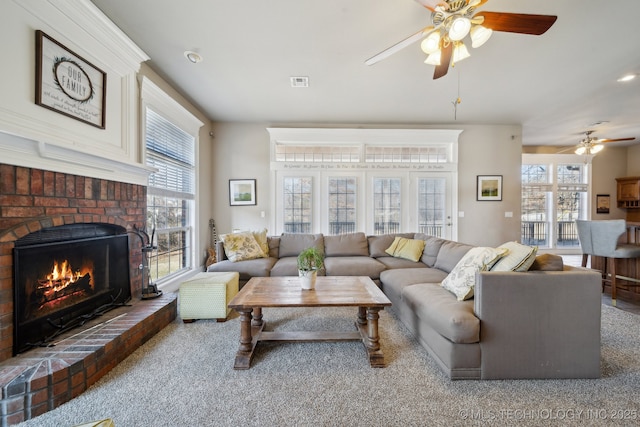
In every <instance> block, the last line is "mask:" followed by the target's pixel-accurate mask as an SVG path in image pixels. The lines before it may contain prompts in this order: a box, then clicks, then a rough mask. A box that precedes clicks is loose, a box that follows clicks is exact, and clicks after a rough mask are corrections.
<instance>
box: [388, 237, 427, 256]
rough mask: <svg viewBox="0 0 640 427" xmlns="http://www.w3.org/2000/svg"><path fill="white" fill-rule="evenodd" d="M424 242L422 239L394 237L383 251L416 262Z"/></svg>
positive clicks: (420, 254)
mask: <svg viewBox="0 0 640 427" xmlns="http://www.w3.org/2000/svg"><path fill="white" fill-rule="evenodd" d="M424 243H425V242H424V240H419V239H417V240H416V239H407V238H405V237H396V238H395V239H393V243H391V246H389V247H388V248H387V250H386V251H385V252H386V253H387V254H389V255H391V256H393V257H397V258H404V259H408V260H410V261H414V262H418V260H420V257H421V256H422V250H423V249H424Z"/></svg>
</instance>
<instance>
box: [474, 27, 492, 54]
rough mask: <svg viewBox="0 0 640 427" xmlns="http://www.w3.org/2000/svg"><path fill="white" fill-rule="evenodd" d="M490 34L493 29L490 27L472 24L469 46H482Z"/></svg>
mask: <svg viewBox="0 0 640 427" xmlns="http://www.w3.org/2000/svg"><path fill="white" fill-rule="evenodd" d="M492 34H493V30H492V29H491V28H487V27H483V26H482V25H474V26H473V28H471V47H472V48H474V49H475V48H477V47H480V46H482V45H483V44H485V43H486V42H487V40H489V38H490V37H491V35H492Z"/></svg>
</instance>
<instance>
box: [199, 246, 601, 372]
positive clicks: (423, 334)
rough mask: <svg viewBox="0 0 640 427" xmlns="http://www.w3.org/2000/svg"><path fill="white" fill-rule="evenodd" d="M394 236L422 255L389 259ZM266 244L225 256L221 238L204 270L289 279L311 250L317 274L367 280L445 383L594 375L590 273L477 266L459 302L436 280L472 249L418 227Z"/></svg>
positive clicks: (595, 322) (596, 293)
mask: <svg viewBox="0 0 640 427" xmlns="http://www.w3.org/2000/svg"><path fill="white" fill-rule="evenodd" d="M395 237H405V238H407V239H419V240H424V241H425V244H424V249H423V251H422V254H421V257H420V259H419V260H418V261H412V260H409V259H404V258H399V257H397V256H390V255H389V254H388V253H387V252H386V249H387V248H389V247H390V245H391V244H392V243H393V242H394V239H395ZM268 244H269V257H266V258H259V259H251V260H246V261H239V262H231V261H229V260H228V259H226V254H225V251H224V248H223V245H222V243H219V244H218V248H217V251H218V258H217V259H218V260H219V262H218V263H216V264H213V265H211V266H209V268H208V271H237V272H239V273H240V281H241V284H244V283H246V282H247V281H248V280H249V279H250V278H251V277H253V276H297V274H298V273H297V268H296V257H297V254H298V253H299V252H300V251H301V250H303V249H305V248H307V247H309V246H316V247H318V248H320V249H322V250H323V251H324V253H325V271H323V272H321V273H320V274H326V275H330V276H345V275H346V276H348V275H351V276H369V277H371V279H372V280H374V281H375V282H376V283H377V284H378V285H379V286H380V287H381V289H382V290H383V292H384V293H385V294H386V295H387V297H388V298H389V299H390V300H391V302H392V304H393V305H392V307H391V308H392V310H393V311H394V312H395V313H396V314H397V316H398V318H399V319H400V320H401V321H402V323H403V324H404V325H405V326H406V327H407V328H408V329H409V330H410V331H411V332H412V334H413V335H414V336H415V337H416V339H417V340H418V341H419V342H420V344H421V345H422V346H424V348H425V349H426V350H427V351H428V352H429V354H430V355H431V356H432V357H433V358H434V360H435V361H436V362H437V363H438V365H439V366H440V367H441V368H442V370H443V371H444V372H445V373H446V374H447V375H448V376H449V377H450V378H451V379H525V378H598V377H599V376H600V308H601V277H600V274H598V273H596V272H594V271H592V270H589V269H584V268H579V267H571V266H566V265H562V262H561V261H560V263H559V264H558V262H557V259H559V257H557V259H554V260H553V262H551V263H545V261H546V260H547V259H548V256H547V259H545V256H539V257H538V258H536V262H534V265H533V266H532V268H531V269H529V271H524V272H516V271H500V272H498V271H479V272H477V273H476V275H475V287H474V294H475V295H474V297H473V298H472V299H468V300H464V301H459V300H458V299H457V298H456V296H455V295H454V294H453V293H452V292H450V291H448V290H447V289H445V288H443V287H442V286H441V282H442V281H443V280H444V279H445V278H446V277H447V276H448V275H449V273H450V272H451V271H452V270H453V269H454V267H456V265H457V264H458V262H459V261H460V260H461V259H462V258H463V256H464V255H465V254H466V253H467V252H468V251H469V250H470V249H471V248H473V246H471V245H466V244H463V243H459V242H454V241H450V240H444V239H440V238H437V237H433V236H428V235H425V234H421V233H402V234H387V235H382V236H366V235H365V234H364V233H353V234H347V235H338V236H324V235H322V234H283V235H281V236H273V237H269V238H268ZM545 265H547V267H545ZM549 265H551V266H554V267H551V268H550V267H548V266H549ZM549 270H555V271H549Z"/></svg>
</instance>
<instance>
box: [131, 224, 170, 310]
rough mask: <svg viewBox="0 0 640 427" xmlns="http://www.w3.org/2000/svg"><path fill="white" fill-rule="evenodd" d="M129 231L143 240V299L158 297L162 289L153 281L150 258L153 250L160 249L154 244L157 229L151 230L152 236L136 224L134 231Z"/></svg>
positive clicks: (141, 266)
mask: <svg viewBox="0 0 640 427" xmlns="http://www.w3.org/2000/svg"><path fill="white" fill-rule="evenodd" d="M129 233H133V234H135V235H137V236H138V237H139V238H140V241H141V242H142V264H140V267H139V268H140V269H141V270H142V299H153V298H157V297H159V296H160V295H162V291H160V290H158V286H157V285H156V284H155V283H153V282H152V281H151V275H150V274H149V273H150V271H149V259H150V258H151V255H152V253H153V251H154V250H156V249H158V247H157V246H154V244H153V239H154V237H155V234H156V229H155V228H154V229H153V231H152V232H151V237H149V235H148V234H147V233H146V232H145V231H144V230H140V229H138V228H137V227H136V226H134V227H133V231H129Z"/></svg>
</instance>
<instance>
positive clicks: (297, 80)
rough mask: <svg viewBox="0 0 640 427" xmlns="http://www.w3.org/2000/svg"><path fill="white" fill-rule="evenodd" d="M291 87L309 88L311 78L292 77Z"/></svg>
mask: <svg viewBox="0 0 640 427" xmlns="http://www.w3.org/2000/svg"><path fill="white" fill-rule="evenodd" d="M290 79H291V87H309V77H306V76H299V77H291V78H290Z"/></svg>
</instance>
